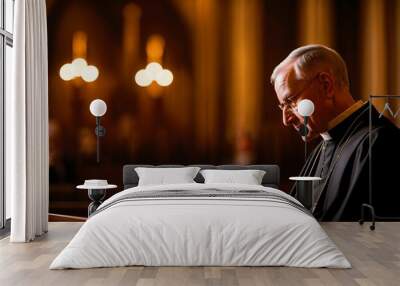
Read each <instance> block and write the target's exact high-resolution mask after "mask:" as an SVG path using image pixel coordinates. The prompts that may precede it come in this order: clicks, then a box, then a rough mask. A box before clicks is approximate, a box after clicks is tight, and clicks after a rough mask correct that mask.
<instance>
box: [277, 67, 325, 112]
mask: <svg viewBox="0 0 400 286" xmlns="http://www.w3.org/2000/svg"><path fill="white" fill-rule="evenodd" d="M318 75H319V74H317V75H316V76H315V77H313V78H312V79H310V80H309V81H308V82H307V84H306V85H305V86H304V87H303V89H302V90H300V91H299V92H298V93H297V94H295V95H292V96H288V97H287V98H286V99H285V100H284V102H282V103H279V104H278V107H279V108H280V109H281V110H282V111H283V110H285V108H286V109H290V110H294V111H296V110H297V101H298V99H299V98H300V97H301V94H303V93H304V92H305V91H306V90H307V89H308V88H309V87H310V86H311V83H312V82H313V81H314V79H316V78H317V77H318Z"/></svg>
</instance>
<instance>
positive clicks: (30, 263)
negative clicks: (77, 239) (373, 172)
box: [0, 222, 400, 286]
mask: <svg viewBox="0 0 400 286" xmlns="http://www.w3.org/2000/svg"><path fill="white" fill-rule="evenodd" d="M81 225H82V223H79V222H71V223H67V222H52V223H50V227H49V233H48V234H47V235H45V236H44V237H42V238H40V239H38V240H35V241H34V242H32V243H21V244H16V243H13V244H10V243H9V241H8V238H5V239H3V240H1V241H0V285H1V286H6V285H7V286H8V285H12V286H17V285H29V286H34V285H52V286H62V285H68V286H74V285H137V286H138V285H140V286H150V285H151V286H153V285H167V286H179V285H202V286H203V285H204V286H205V285H227V286H231V285H246V286H247V285H249V286H250V285H255V286H261V285H291V286H292V285H346V286H347V285H384V286H390V285H400V223H399V222H397V223H396V222H391V223H389V222H385V223H383V222H382V223H378V224H377V228H376V230H375V231H374V232H372V231H370V230H369V229H368V225H364V226H359V225H358V224H357V223H324V224H323V227H324V229H325V230H326V231H327V232H328V234H329V235H330V237H331V238H332V239H333V240H334V241H335V242H336V244H337V245H338V246H339V248H340V249H341V250H342V251H343V252H344V254H345V255H346V256H347V258H348V259H349V260H350V262H351V263H352V265H353V268H352V269H348V270H343V269H304V268H289V267H123V268H101V269H86V270H48V267H49V264H50V263H51V261H52V260H53V259H54V257H55V256H56V255H57V254H58V253H59V252H60V251H61V250H62V248H63V247H64V246H65V245H66V244H67V242H68V241H69V240H70V239H71V238H72V236H73V235H74V234H75V233H76V231H77V230H78V229H79V227H80V226H81Z"/></svg>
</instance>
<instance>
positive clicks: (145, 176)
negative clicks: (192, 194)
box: [135, 167, 200, 186]
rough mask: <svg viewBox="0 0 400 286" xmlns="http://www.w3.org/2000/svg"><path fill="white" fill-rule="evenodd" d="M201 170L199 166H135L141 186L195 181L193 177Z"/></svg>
mask: <svg viewBox="0 0 400 286" xmlns="http://www.w3.org/2000/svg"><path fill="white" fill-rule="evenodd" d="M199 170H200V168H199V167H180V168H145V167H137V168H135V171H136V173H137V174H138V176H139V183H138V185H139V186H148V185H167V184H187V183H195V181H194V180H193V179H194V178H195V177H196V175H197V173H198V172H199Z"/></svg>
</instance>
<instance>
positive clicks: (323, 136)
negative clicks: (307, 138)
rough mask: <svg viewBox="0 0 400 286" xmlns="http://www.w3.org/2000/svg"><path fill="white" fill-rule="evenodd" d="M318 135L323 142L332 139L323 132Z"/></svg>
mask: <svg viewBox="0 0 400 286" xmlns="http://www.w3.org/2000/svg"><path fill="white" fill-rule="evenodd" d="M319 135H321V137H322V139H324V141H329V140H332V137H331V135H329V133H328V132H323V133H320V134H319Z"/></svg>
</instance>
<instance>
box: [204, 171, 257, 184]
mask: <svg viewBox="0 0 400 286" xmlns="http://www.w3.org/2000/svg"><path fill="white" fill-rule="evenodd" d="M200 174H202V175H203V177H204V183H205V184H213V183H223V184H246V185H261V182H262V179H263V177H264V175H265V171H262V170H211V169H208V170H207V169H206V170H201V171H200Z"/></svg>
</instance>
